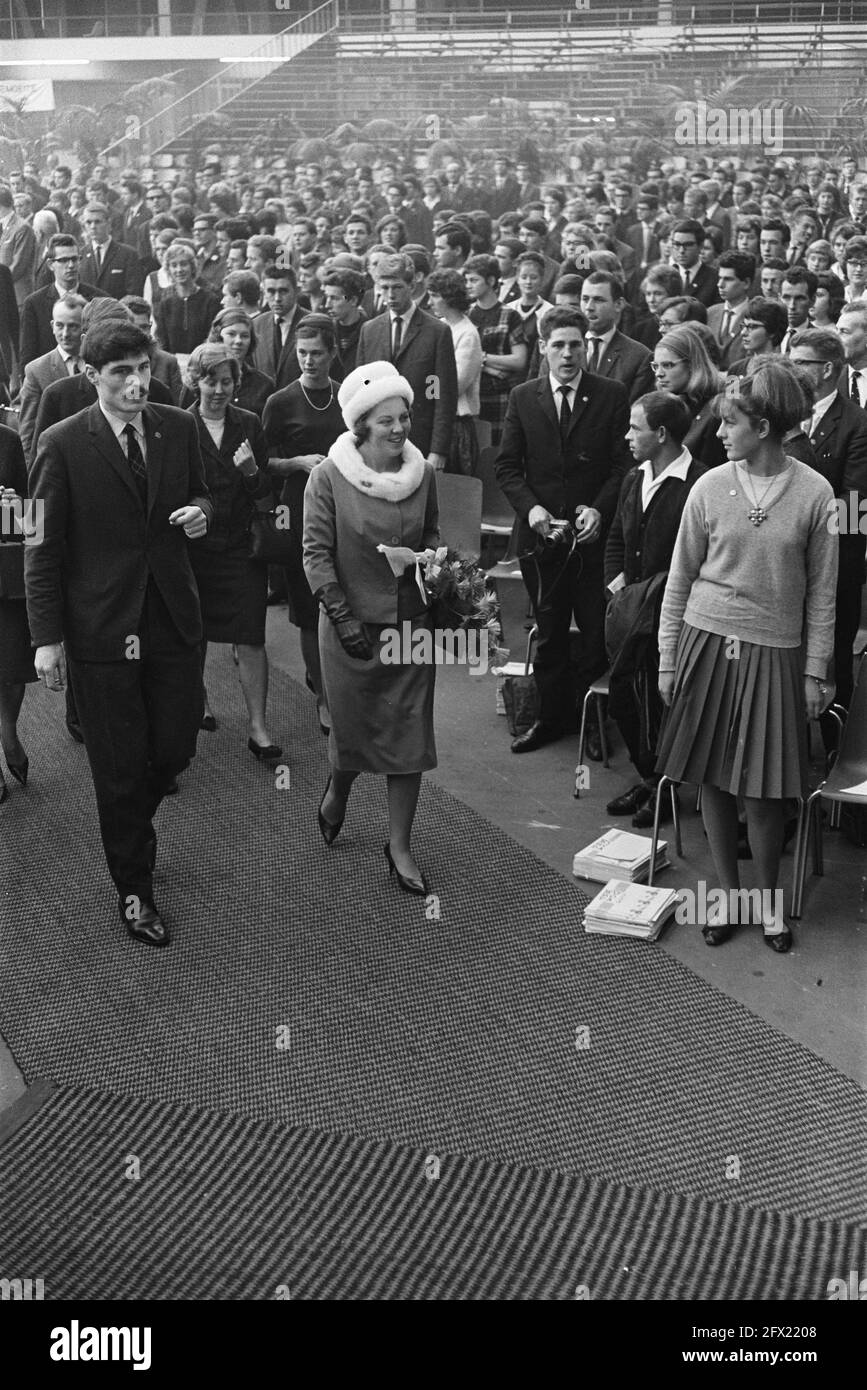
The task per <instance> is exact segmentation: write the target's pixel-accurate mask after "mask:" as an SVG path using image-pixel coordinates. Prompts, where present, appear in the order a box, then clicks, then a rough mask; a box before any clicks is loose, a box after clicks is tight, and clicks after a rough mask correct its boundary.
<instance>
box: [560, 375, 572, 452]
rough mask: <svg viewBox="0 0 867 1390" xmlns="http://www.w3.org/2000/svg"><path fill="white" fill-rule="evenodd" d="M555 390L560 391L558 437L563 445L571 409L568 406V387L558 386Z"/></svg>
mask: <svg viewBox="0 0 867 1390" xmlns="http://www.w3.org/2000/svg"><path fill="white" fill-rule="evenodd" d="M557 390H558V391H559V392H560V439H561V441H562V443H563V444H564V446H565V443H566V440H567V439H568V437H569V425H570V423H571V420H572V410H571V408H570V406H569V387H568V386H558V387H557Z"/></svg>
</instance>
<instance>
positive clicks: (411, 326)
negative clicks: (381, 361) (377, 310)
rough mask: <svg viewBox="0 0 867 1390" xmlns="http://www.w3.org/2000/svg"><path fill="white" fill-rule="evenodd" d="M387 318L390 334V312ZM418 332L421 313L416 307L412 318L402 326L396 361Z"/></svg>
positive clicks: (419, 330)
mask: <svg viewBox="0 0 867 1390" xmlns="http://www.w3.org/2000/svg"><path fill="white" fill-rule="evenodd" d="M387 318H388V327H389V334H390V332H391V315H390V314H389V315H387ZM420 332H421V314H420V312H419V310H418V309H416V311H415V313H414V314H413V316H412V318H411V319H410V321H409V323H408V324H406V326H405V327H404V330H403V337H402V338H401V340H400V351H399V352H398V354H397V357H398V361H400V359H401V357H403V354H404V353H405V352H406V349H407V347H408V346H409V344H410V343H411V342H412V340H413V338H416V337H417V336H418V334H419V333H420ZM390 357H391V353H389V358H390Z"/></svg>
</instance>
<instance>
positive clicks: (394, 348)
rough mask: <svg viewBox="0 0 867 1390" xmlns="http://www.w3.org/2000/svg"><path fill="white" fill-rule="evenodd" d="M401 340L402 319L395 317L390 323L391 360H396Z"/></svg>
mask: <svg viewBox="0 0 867 1390" xmlns="http://www.w3.org/2000/svg"><path fill="white" fill-rule="evenodd" d="M402 341H403V319H401V318H396V319H395V320H394V322H393V325H392V339H391V360H392V362H394V361H396V359H397V354H398V353H399V352H400V345H401V342H402Z"/></svg>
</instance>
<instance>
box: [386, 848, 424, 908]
mask: <svg viewBox="0 0 867 1390" xmlns="http://www.w3.org/2000/svg"><path fill="white" fill-rule="evenodd" d="M382 852H383V854H384V855H385V857H386V859H387V860H388V876H389V878H391V875H392V874H397V882H398V887H399V888H402V889H403V891H404V893H414V894H415V896H416V897H417V898H424V897H426V896H427V891H428V883H427V879H426V878H425V876H424V874H422V876H421V881H419V880H418V879H417V878H405V877H404V875H403V874H402V873H401V872H400V869H399V868H398V867H397V865H396V864H395V862H394V860H393V859H392V857H391V846H390V845H383V847H382Z"/></svg>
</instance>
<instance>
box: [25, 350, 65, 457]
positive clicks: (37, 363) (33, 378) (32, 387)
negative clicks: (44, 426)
mask: <svg viewBox="0 0 867 1390" xmlns="http://www.w3.org/2000/svg"><path fill="white" fill-rule="evenodd" d="M68 377H69V369H68V368H67V365H66V362H65V360H64V359H63V358H62V357H61V355H60V353H59V352H58V350H57V348H54V349H53V351H51V352H46V353H45V354H44V355H43V356H42V357H37V358H35V359H34V361H32V362H28V364H27V366H26V367H25V369H24V385H23V386H22V387H21V395H20V396H19V398H18V433H19V434H20V435H21V443H22V445H23V446H24V456H25V458H26V459H27V463H28V465H29V464H30V463H31V462H32V458H31V445H32V443H33V431H34V428H35V426H36V414H37V411H38V410H39V402H40V401H41V400H42V392H43V391H44V390H45V388H46V386H50V385H51V384H52V382H54V381H66V380H67V379H68Z"/></svg>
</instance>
